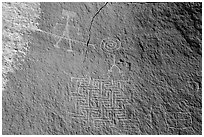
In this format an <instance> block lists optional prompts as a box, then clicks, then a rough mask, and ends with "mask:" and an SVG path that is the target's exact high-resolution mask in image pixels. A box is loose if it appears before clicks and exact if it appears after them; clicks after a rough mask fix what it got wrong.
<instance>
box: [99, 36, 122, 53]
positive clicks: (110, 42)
mask: <svg viewBox="0 0 204 137" xmlns="http://www.w3.org/2000/svg"><path fill="white" fill-rule="evenodd" d="M100 47H101V49H102V50H103V51H104V52H108V53H113V52H114V51H116V50H119V49H120V48H121V42H120V41H119V40H117V39H114V38H109V37H108V38H105V39H103V40H102V41H101V44H100Z"/></svg>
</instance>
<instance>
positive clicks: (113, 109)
mask: <svg viewBox="0 0 204 137" xmlns="http://www.w3.org/2000/svg"><path fill="white" fill-rule="evenodd" d="M71 81H72V87H70V89H71V94H70V95H71V97H72V98H74V100H75V102H76V117H81V118H83V119H84V120H86V121H87V123H92V124H91V125H90V126H93V125H95V128H97V127H98V128H100V125H103V124H107V123H108V125H113V119H117V120H122V119H123V120H125V119H127V115H126V111H125V105H126V104H128V98H127V97H126V95H125V94H124V93H123V91H124V86H125V84H126V81H125V80H118V81H114V80H111V79H91V78H90V77H84V78H77V77H72V78H71Z"/></svg>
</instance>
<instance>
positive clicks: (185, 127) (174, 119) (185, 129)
mask: <svg viewBox="0 0 204 137" xmlns="http://www.w3.org/2000/svg"><path fill="white" fill-rule="evenodd" d="M166 123H167V126H168V131H169V132H171V133H173V134H186V135H188V134H192V133H194V129H193V128H192V118H191V114H190V113H189V112H166Z"/></svg>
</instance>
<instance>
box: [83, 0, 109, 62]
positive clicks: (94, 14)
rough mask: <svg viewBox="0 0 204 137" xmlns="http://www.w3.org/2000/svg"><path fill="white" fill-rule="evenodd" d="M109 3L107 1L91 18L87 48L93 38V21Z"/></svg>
mask: <svg viewBox="0 0 204 137" xmlns="http://www.w3.org/2000/svg"><path fill="white" fill-rule="evenodd" d="M107 4H108V2H106V3H105V4H104V5H103V6H102V7H101V8H100V9H99V10H98V11H97V12H96V13H95V14H94V16H93V17H92V19H91V23H90V26H89V30H88V32H89V37H88V40H87V42H86V46H87V48H88V46H89V42H90V39H91V28H92V24H93V22H94V18H95V17H96V16H97V15H98V14H99V13H100V11H101V10H102V9H103V8H104V7H105V6H106V5H107ZM87 51H88V49H87V50H86V53H85V57H84V58H85V59H86V54H87Z"/></svg>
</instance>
